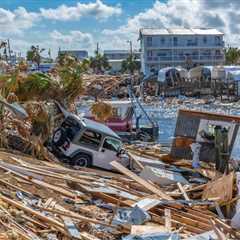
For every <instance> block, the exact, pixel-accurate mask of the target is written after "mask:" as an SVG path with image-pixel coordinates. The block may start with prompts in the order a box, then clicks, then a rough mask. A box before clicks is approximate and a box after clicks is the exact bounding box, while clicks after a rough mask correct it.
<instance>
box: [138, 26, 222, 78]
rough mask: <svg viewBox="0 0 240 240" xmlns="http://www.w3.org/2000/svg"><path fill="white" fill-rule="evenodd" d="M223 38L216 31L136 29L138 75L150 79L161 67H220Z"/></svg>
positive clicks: (198, 29)
mask: <svg viewBox="0 0 240 240" xmlns="http://www.w3.org/2000/svg"><path fill="white" fill-rule="evenodd" d="M223 37H224V34H223V33H222V32H219V31H218V30H217V29H205V28H204V29H202V28H194V29H193V28H189V29H187V28H179V29H153V28H143V29H140V35H139V40H140V46H141V71H142V72H143V73H144V74H145V75H150V74H151V73H153V72H156V71H158V70H159V69H161V68H164V67H176V66H181V67H184V68H191V67H193V66H197V65H222V64H224V61H225V56H224V40H223Z"/></svg>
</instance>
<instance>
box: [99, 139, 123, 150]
mask: <svg viewBox="0 0 240 240" xmlns="http://www.w3.org/2000/svg"><path fill="white" fill-rule="evenodd" d="M103 148H104V149H107V150H110V151H113V152H118V151H119V150H120V148H121V142H120V141H118V140H116V139H113V138H105V140H104V143H103Z"/></svg>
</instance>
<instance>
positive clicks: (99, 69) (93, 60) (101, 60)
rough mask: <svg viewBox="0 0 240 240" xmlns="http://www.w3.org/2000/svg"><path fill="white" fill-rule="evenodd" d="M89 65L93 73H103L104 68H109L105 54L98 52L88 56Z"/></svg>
mask: <svg viewBox="0 0 240 240" xmlns="http://www.w3.org/2000/svg"><path fill="white" fill-rule="evenodd" d="M89 66H90V68H91V69H92V70H93V72H94V73H95V74H99V73H103V72H104V71H105V70H109V69H110V68H111V67H110V65H109V62H108V59H107V58H106V56H104V55H102V54H100V53H98V52H95V56H94V57H90V59H89Z"/></svg>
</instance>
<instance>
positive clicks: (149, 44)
mask: <svg viewBox="0 0 240 240" xmlns="http://www.w3.org/2000/svg"><path fill="white" fill-rule="evenodd" d="M147 46H152V37H147Z"/></svg>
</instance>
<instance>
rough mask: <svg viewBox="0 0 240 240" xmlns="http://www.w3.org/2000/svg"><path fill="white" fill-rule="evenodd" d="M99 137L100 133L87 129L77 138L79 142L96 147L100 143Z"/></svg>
mask: <svg viewBox="0 0 240 240" xmlns="http://www.w3.org/2000/svg"><path fill="white" fill-rule="evenodd" d="M101 137H102V136H101V134H100V133H97V132H94V131H92V130H89V129H87V130H85V132H84V133H83V135H82V136H81V138H80V139H79V143H80V144H83V145H88V146H89V147H93V148H98V147H99V145H100V143H101Z"/></svg>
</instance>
